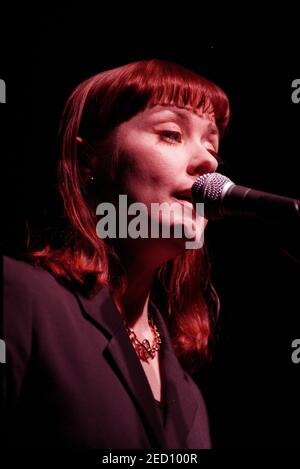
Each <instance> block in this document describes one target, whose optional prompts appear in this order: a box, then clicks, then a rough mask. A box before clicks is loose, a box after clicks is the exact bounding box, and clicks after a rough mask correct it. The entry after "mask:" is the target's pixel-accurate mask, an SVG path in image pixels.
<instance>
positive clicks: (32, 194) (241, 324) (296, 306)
mask: <svg viewBox="0 0 300 469" xmlns="http://www.w3.org/2000/svg"><path fill="white" fill-rule="evenodd" d="M148 8H149V10H150V7H148ZM176 8H177V9H176ZM186 9H187V11H185V8H184V6H183V5H182V6H181V7H175V6H173V7H172V11H170V16H168V14H166V13H165V15H164V17H163V18H162V16H161V12H160V10H158V9H157V10H154V8H152V7H151V12H152V15H151V16H148V12H147V11H146V10H144V13H143V14H141V13H140V12H139V11H134V10H133V11H131V10H130V9H129V8H127V9H126V17H125V16H124V12H123V11H120V10H119V7H117V6H116V8H115V10H116V11H115V12H114V14H112V13H108V12H106V11H104V10H101V9H98V10H96V9H88V7H86V8H83V7H78V8H76V7H75V6H74V7H72V9H71V8H70V9H66V8H65V9H63V8H61V9H59V10H56V11H53V9H52V10H49V11H46V10H44V11H43V12H41V11H38V10H36V11H32V10H31V11H29V10H28V9H27V10H24V11H20V10H18V11H16V12H13V13H12V12H10V13H7V14H6V13H4V16H3V18H2V19H1V21H2V26H3V27H2V30H1V64H0V78H2V79H4V80H5V81H6V86H7V104H5V105H0V118H1V122H0V124H1V127H0V133H1V157H2V162H3V163H4V172H3V174H2V178H3V179H2V181H3V183H2V188H3V194H2V202H3V209H2V217H3V218H2V220H3V223H2V235H3V251H4V252H5V253H8V254H13V253H14V252H18V250H20V249H22V246H23V245H24V234H25V221H26V220H29V221H30V222H31V223H32V224H33V226H36V227H37V228H36V229H37V230H38V227H39V225H40V223H41V220H42V221H43V223H44V222H45V220H46V219H47V217H49V219H50V220H51V213H52V212H53V211H54V210H55V204H56V199H55V194H54V192H55V190H54V177H55V167H56V162H57V157H58V152H57V129H58V124H59V118H60V113H61V111H62V108H63V104H64V101H65V100H66V98H67V97H68V95H69V94H70V92H71V90H72V89H73V88H74V87H75V86H76V85H77V84H78V83H79V82H80V81H82V80H83V79H85V78H87V77H89V76H91V75H92V74H94V73H98V72H100V71H102V70H106V69H109V68H113V67H115V66H119V65H122V64H125V63H128V62H131V61H134V60H140V59H146V58H152V57H156V58H162V59H167V60H173V61H175V62H178V63H181V64H182V65H185V66H187V67H190V68H192V69H194V70H195V71H196V72H198V73H200V74H203V75H204V76H206V77H207V78H210V79H211V80H213V81H215V82H216V83H218V84H219V85H220V86H221V87H222V88H223V89H224V90H225V92H226V93H227V94H228V96H229V99H230V102H231V107H232V119H231V123H230V126H229V129H228V131H227V134H226V136H225V138H224V140H223V142H222V144H221V156H222V158H223V159H224V160H225V165H224V167H222V168H220V172H223V173H224V174H226V175H227V176H229V177H230V178H231V179H232V180H234V181H235V182H236V183H237V184H241V185H245V186H250V187H254V188H257V189H260V190H264V191H268V192H274V193H278V194H283V195H286V196H290V197H297V198H300V186H299V173H298V171H297V167H298V166H299V165H298V159H299V156H300V151H299V148H300V137H299V121H300V103H299V104H298V105H297V104H294V103H292V100H291V94H292V88H291V83H292V81H293V80H294V79H296V78H300V64H299V59H298V56H299V50H298V47H299V46H298V44H297V41H296V40H295V37H294V35H293V34H291V33H292V32H293V27H294V25H293V22H292V17H293V13H292V12H290V14H291V17H290V20H289V21H288V22H286V23H284V22H283V20H282V22H281V21H280V20H279V21H278V22H277V23H276V25H274V24H273V23H272V21H271V19H270V18H268V17H266V18H263V19H261V16H260V14H257V15H256V14H255V15H253V17H252V16H251V17H250V16H249V13H250V12H249V11H247V9H246V7H245V9H244V11H241V10H240V11H239V14H240V19H239V20H237V19H236V20H234V19H233V20H232V22H231V23H230V24H229V23H228V22H227V21H225V19H223V20H222V15H221V14H220V15H219V16H220V18H221V24H222V23H223V28H222V31H221V30H220V29H219V27H218V26H217V25H216V23H215V14H216V12H213V13H210V15H207V14H204V13H203V12H202V14H199V13H197V14H196V11H195V12H193V11H192V10H191V9H190V8H187V7H186ZM153 10H154V11H153ZM173 10H175V12H174V11H173ZM153 12H154V13H155V14H153ZM139 13H140V15H139ZM171 13H172V14H171ZM174 13H175V14H174ZM137 14H138V15H139V16H140V17H139V16H138V17H137V18H136V19H134V16H135V15H137ZM235 14H237V13H235ZM173 17H174V18H173ZM130 18H131V19H130ZM247 19H248V26H247V27H246V23H247ZM260 19H261V21H260ZM5 26H6V27H5ZM275 26H276V27H275ZM4 27H5V28H4ZM286 28H288V33H285V34H284V35H283V30H284V29H286ZM289 33H290V34H289ZM295 36H296V34H295ZM46 221H47V220H46ZM298 238H299V230H298V231H297V230H295V228H294V227H292V226H285V227H283V228H281V229H278V228H276V227H267V226H263V225H262V224H259V223H258V222H250V221H246V220H228V219H227V220H225V221H220V222H214V223H210V226H209V228H208V230H207V235H206V239H207V242H208V243H209V246H210V251H211V259H212V265H213V277H214V281H215V284H216V287H217V290H218V292H219V295H220V299H221V306H222V308H221V317H220V320H219V324H218V328H217V331H216V340H215V348H214V355H213V360H212V362H211V363H210V364H209V365H207V366H205V367H204V368H203V370H202V371H201V372H200V373H199V374H197V375H196V376H195V379H196V381H197V382H198V383H199V385H200V387H201V389H202V391H203V393H204V396H205V399H206V402H207V406H208V411H209V415H210V422H211V432H212V438H213V444H214V447H216V448H220V447H222V448H257V447H269V448H278V447H299V446H300V445H299V441H300V430H299V428H300V402H299V396H300V385H299V376H300V363H299V364H293V363H292V361H291V353H292V348H291V343H292V341H293V340H294V339H296V338H300V299H299V287H300V282H299V280H300V265H298V264H297V263H296V262H295V261H293V260H292V259H291V258H290V257H287V256H286V255H284V254H283V253H282V251H281V250H280V247H285V248H287V249H288V250H289V251H290V252H291V253H292V255H293V256H294V255H295V256H298V257H299V248H298V246H297V244H299V243H298Z"/></svg>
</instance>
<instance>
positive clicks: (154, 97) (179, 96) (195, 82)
mask: <svg viewBox="0 0 300 469" xmlns="http://www.w3.org/2000/svg"><path fill="white" fill-rule="evenodd" d="M168 65H169V64H168ZM170 65H173V64H170ZM174 69H175V70H172V67H167V69H162V70H159V71H158V72H159V73H157V76H156V77H154V76H153V75H151V74H150V77H151V76H152V79H150V80H149V81H148V82H147V84H146V86H145V89H144V92H145V93H146V94H147V95H148V96H150V99H149V101H148V106H150V107H151V106H155V105H162V106H167V105H168V106H176V107H178V108H184V109H188V110H190V111H193V112H195V113H199V112H201V113H203V114H213V117H214V119H215V122H216V125H217V127H218V130H219V132H220V135H223V133H224V131H225V129H226V127H227V125H228V121H229V115H230V110H229V102H228V98H227V96H226V95H225V93H224V92H223V91H222V90H221V89H220V88H219V87H218V86H217V85H215V84H214V83H212V82H210V81H209V80H206V79H205V78H203V77H201V76H199V75H197V74H194V73H193V72H192V71H190V70H187V69H184V68H183V67H180V66H178V65H175V64H174ZM174 72H175V73H174ZM179 72H181V73H179Z"/></svg>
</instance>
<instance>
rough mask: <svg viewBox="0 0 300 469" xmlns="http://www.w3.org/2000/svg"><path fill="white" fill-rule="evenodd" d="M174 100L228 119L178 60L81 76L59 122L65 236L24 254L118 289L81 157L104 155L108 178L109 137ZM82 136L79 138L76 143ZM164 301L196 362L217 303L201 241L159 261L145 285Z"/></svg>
mask: <svg viewBox="0 0 300 469" xmlns="http://www.w3.org/2000/svg"><path fill="white" fill-rule="evenodd" d="M156 104H161V105H164V104H165V105H167V104H168V105H174V106H177V107H182V108H188V109H191V110H192V111H195V112H197V110H198V109H199V110H201V111H202V112H209V113H213V114H214V118H215V122H216V125H217V127H218V129H219V132H220V135H223V133H224V130H225V128H226V126H227V123H228V119H229V104H228V99H227V97H226V95H225V94H224V92H223V91H222V90H221V89H220V88H219V87H218V86H217V85H215V84H214V83H212V82H210V81H208V80H207V79H205V78H203V77H202V76H200V75H198V74H196V73H194V72H193V71H191V70H189V69H186V68H184V67H182V66H180V65H177V64H174V63H170V62H166V61H160V60H145V61H140V62H135V63H131V64H127V65H124V66H121V67H119V68H115V69H113V70H109V71H105V72H102V73H99V74H97V75H95V76H93V77H91V78H89V79H87V80H86V81H84V82H83V83H81V84H80V85H79V86H78V87H77V88H76V89H75V90H74V92H73V93H72V94H71V96H70V97H69V99H68V101H67V103H66V106H65V109H64V113H63V117H62V121H61V128H60V132H61V142H62V145H61V159H60V162H59V167H58V188H59V192H60V194H61V197H62V200H63V202H64V215H63V219H64V221H65V230H64V233H65V234H64V236H63V238H62V237H61V234H60V238H59V240H58V241H57V240H56V241H55V242H53V240H52V242H48V243H47V245H46V246H44V247H43V248H42V249H39V250H37V249H31V250H30V251H29V254H28V256H27V258H28V259H29V260H30V261H31V262H33V263H35V264H38V265H41V266H42V267H44V268H46V269H47V270H49V271H50V272H51V273H52V274H53V275H54V276H55V277H56V278H58V279H59V280H61V281H63V282H66V283H69V284H73V285H75V286H76V288H78V289H82V290H83V291H85V293H86V294H92V293H93V291H94V290H95V289H97V288H98V287H99V286H101V285H104V284H106V285H107V286H109V287H110V288H112V289H114V288H121V287H122V286H123V287H124V285H125V283H126V273H125V272H124V271H123V268H122V265H121V263H120V260H119V258H118V256H117V254H116V251H115V250H114V247H113V244H112V243H110V242H104V241H103V240H101V239H99V238H98V236H97V234H96V229H95V227H96V223H97V220H96V215H95V210H94V209H93V208H94V207H93V203H92V194H91V193H90V189H89V188H88V186H87V184H86V180H85V178H84V177H83V176H82V174H83V173H82V164H83V159H89V158H95V157H97V158H98V159H99V158H100V155H101V158H102V159H103V161H102V162H103V181H104V180H105V178H106V177H107V175H109V177H110V178H111V180H112V182H113V180H114V171H115V170H116V169H117V167H118V155H117V154H112V152H111V151H110V154H109V156H108V153H109V152H108V151H107V148H109V138H110V136H111V134H112V131H113V129H114V128H116V126H118V125H119V124H120V123H122V122H124V121H126V120H128V119H130V118H131V117H133V116H134V115H135V114H137V113H138V112H140V111H142V110H144V109H145V108H146V107H147V106H154V105H156ZM78 136H80V138H81V139H82V142H83V144H82V145H81V147H82V148H81V149H80V151H79V149H78V141H77V140H76V139H77V138H78ZM151 296H152V299H154V300H155V301H156V302H158V303H159V302H160V303H163V310H164V311H163V314H164V313H165V315H166V319H167V321H168V324H169V329H170V332H171V336H172V338H173V344H174V348H175V351H176V353H177V355H178V357H179V359H181V360H182V362H183V363H185V364H188V365H189V366H192V367H194V366H195V365H197V363H199V357H200V356H203V355H204V356H205V355H207V353H208V345H209V338H210V335H211V331H212V323H213V321H214V318H215V317H216V315H217V312H218V310H219V305H218V297H217V294H216V292H215V290H214V288H213V286H212V283H211V279H210V265H209V261H208V257H207V252H206V247H204V248H202V249H200V250H188V251H186V252H184V253H183V254H182V255H181V256H178V257H177V258H175V259H173V260H170V261H168V262H167V263H166V264H164V265H163V266H161V267H160V269H159V270H158V272H157V276H156V278H155V281H154V285H153V290H152V292H151Z"/></svg>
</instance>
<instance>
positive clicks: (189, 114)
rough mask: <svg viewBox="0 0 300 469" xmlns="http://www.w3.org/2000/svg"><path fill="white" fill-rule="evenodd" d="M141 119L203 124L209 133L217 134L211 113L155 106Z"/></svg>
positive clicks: (147, 110) (144, 113)
mask: <svg viewBox="0 0 300 469" xmlns="http://www.w3.org/2000/svg"><path fill="white" fill-rule="evenodd" d="M142 114H143V117H144V118H145V119H149V120H162V121H163V120H180V121H183V122H185V123H187V124H192V125H193V124H195V125H198V124H200V122H201V123H203V122H205V123H206V124H207V126H208V129H209V131H211V132H212V133H216V134H219V131H218V128H217V126H216V123H215V116H214V113H213V112H210V113H207V112H203V111H202V110H201V108H200V109H195V110H194V109H188V108H179V107H177V106H170V105H168V106H163V105H156V106H152V107H148V108H146V109H145V110H144V111H143V113H142Z"/></svg>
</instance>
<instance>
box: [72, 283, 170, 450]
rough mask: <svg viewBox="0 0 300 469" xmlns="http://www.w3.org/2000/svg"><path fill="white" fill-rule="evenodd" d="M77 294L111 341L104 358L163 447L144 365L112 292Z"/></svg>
mask: <svg viewBox="0 0 300 469" xmlns="http://www.w3.org/2000/svg"><path fill="white" fill-rule="evenodd" d="M74 294H75V296H76V297H77V299H78V301H79V303H80V305H81V307H82V310H83V314H84V316H85V317H86V318H87V319H88V320H90V321H91V322H92V323H93V324H94V325H95V327H97V328H98V329H100V330H101V332H102V333H103V334H104V336H105V337H106V338H107V346H106V350H105V353H104V355H103V356H104V357H105V358H106V359H107V360H108V362H109V363H110V365H111V367H112V368H113V369H114V371H115V373H116V374H117V375H118V376H119V379H120V380H121V382H122V384H123V385H124V387H125V388H126V389H127V391H128V393H129V395H130V396H131V398H132V400H133V401H134V403H135V405H136V407H137V409H138V411H139V413H140V414H141V415H142V418H143V422H144V423H145V427H146V431H147V432H148V435H149V439H150V442H151V446H153V447H155V448H163V447H164V439H163V429H162V425H161V421H160V419H159V415H158V413H157V409H156V407H155V405H154V398H153V395H152V391H151V388H150V386H149V384H148V381H147V378H146V376H145V374H144V370H143V368H142V365H141V364H140V362H139V360H137V357H136V353H135V351H134V349H133V347H132V344H131V342H130V340H129V337H128V334H127V332H126V329H125V327H124V324H123V321H122V318H121V315H120V313H119V311H118V310H117V308H116V306H115V304H114V302H113V300H112V297H111V295H110V292H109V289H108V288H107V287H102V288H101V290H100V291H99V292H98V293H96V295H94V296H93V297H92V298H87V297H85V296H83V295H82V294H80V293H78V292H76V291H74Z"/></svg>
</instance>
